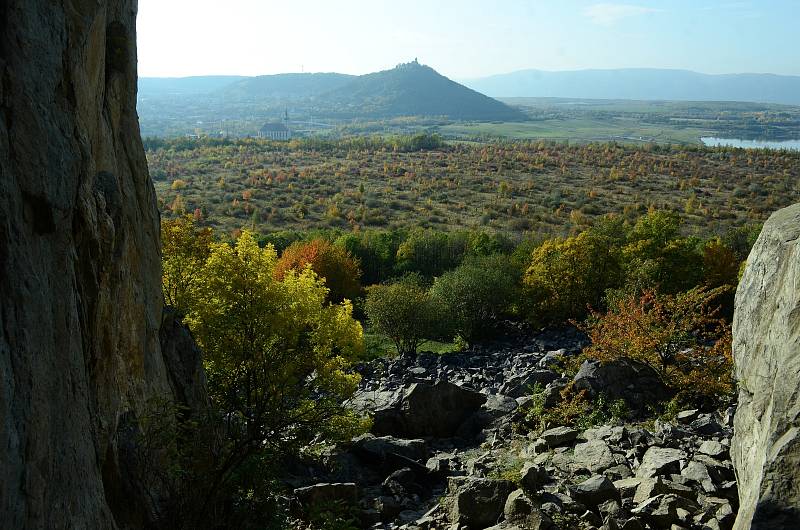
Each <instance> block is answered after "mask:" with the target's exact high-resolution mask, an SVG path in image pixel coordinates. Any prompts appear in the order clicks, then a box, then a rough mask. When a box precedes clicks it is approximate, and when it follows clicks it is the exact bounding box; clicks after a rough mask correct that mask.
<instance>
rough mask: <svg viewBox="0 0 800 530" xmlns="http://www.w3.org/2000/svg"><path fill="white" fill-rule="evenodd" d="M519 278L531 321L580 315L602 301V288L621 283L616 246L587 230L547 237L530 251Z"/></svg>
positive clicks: (598, 305)
mask: <svg viewBox="0 0 800 530" xmlns="http://www.w3.org/2000/svg"><path fill="white" fill-rule="evenodd" d="M523 281H524V285H525V287H526V290H527V295H528V298H529V300H530V303H531V311H532V317H533V320H534V321H536V322H539V323H551V322H563V321H565V320H567V319H569V318H582V317H583V316H585V315H586V314H587V312H588V308H589V306H593V307H600V306H601V305H602V303H603V297H604V294H605V291H606V289H609V288H611V287H615V286H618V285H619V284H620V283H621V281H622V268H621V264H620V256H619V248H618V247H617V246H616V245H615V244H614V241H613V240H612V239H611V238H610V237H609V236H607V235H604V234H602V233H596V232H593V231H591V230H587V231H585V232H581V233H580V234H579V235H577V236H574V237H569V238H567V239H549V240H547V241H545V242H544V243H542V244H541V245H540V246H539V247H537V248H536V249H535V250H534V251H533V254H532V256H531V261H530V265H529V266H528V269H527V271H526V272H525V277H524V280H523Z"/></svg>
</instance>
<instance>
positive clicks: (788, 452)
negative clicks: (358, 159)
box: [732, 205, 800, 530]
mask: <svg viewBox="0 0 800 530" xmlns="http://www.w3.org/2000/svg"><path fill="white" fill-rule="evenodd" d="M733 335H734V344H733V355H734V361H735V363H736V378H737V380H738V382H739V407H738V409H737V411H736V416H735V433H736V434H735V436H734V439H733V449H732V453H733V460H734V462H735V465H736V473H737V477H738V483H739V495H740V500H741V508H740V510H739V514H738V517H737V520H736V526H735V528H736V529H739V530H745V529H747V528H754V529H758V528H800V205H795V206H791V207H789V208H785V209H783V210H780V211H778V212H776V213H775V214H773V215H772V217H770V219H769V220H768V221H767V223H766V224H765V225H764V229H763V231H762V232H761V235H760V236H759V238H758V241H756V244H755V246H754V247H753V250H752V252H751V253H750V257H749V259H748V263H747V269H746V271H745V273H744V277H743V278H742V281H741V283H740V284H739V288H738V290H737V292H736V311H735V316H734V322H733Z"/></svg>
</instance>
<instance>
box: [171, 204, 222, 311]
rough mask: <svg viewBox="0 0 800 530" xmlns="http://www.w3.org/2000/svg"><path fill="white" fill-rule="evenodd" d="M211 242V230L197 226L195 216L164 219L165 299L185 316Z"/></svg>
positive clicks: (191, 302) (194, 293) (191, 301)
mask: <svg viewBox="0 0 800 530" xmlns="http://www.w3.org/2000/svg"><path fill="white" fill-rule="evenodd" d="M211 242H212V233H211V229H210V228H202V227H199V226H197V225H196V224H195V222H194V221H193V220H192V218H191V217H188V216H186V217H178V218H177V219H171V220H169V219H164V220H162V221H161V252H162V256H163V259H162V261H161V267H162V276H161V286H162V291H163V293H164V301H165V302H166V303H167V305H170V306H172V307H174V308H175V309H176V310H177V311H178V313H179V314H181V315H185V314H186V313H187V312H188V311H189V309H190V308H191V307H192V305H193V300H194V297H195V295H196V282H197V279H198V276H199V274H200V270H201V269H202V267H203V264H204V263H205V261H206V259H207V258H208V255H209V252H210V249H211Z"/></svg>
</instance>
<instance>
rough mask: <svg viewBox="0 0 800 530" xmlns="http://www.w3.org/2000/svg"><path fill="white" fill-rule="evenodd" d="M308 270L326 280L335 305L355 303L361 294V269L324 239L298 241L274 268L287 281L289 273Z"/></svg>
mask: <svg viewBox="0 0 800 530" xmlns="http://www.w3.org/2000/svg"><path fill="white" fill-rule="evenodd" d="M306 267H311V269H312V270H313V271H314V272H315V273H317V275H318V276H320V277H322V278H324V279H325V285H326V287H327V288H328V289H329V291H330V293H329V297H328V299H329V300H330V301H332V302H337V303H338V302H341V301H343V300H351V301H352V300H355V299H356V298H358V297H359V296H360V295H361V283H360V281H359V278H360V277H361V270H360V269H359V266H358V262H356V260H355V259H354V258H353V257H352V255H350V253H349V252H347V251H346V250H345V249H343V248H342V247H338V246H334V245H332V244H331V243H330V242H328V241H326V240H324V239H319V238H318V239H313V240H311V241H297V242H295V243H292V244H291V245H289V246H288V247H287V248H286V250H284V251H283V254H281V258H280V260H278V262H277V263H276V265H275V277H276V278H277V279H278V280H281V279H283V278H284V276H285V275H286V273H287V272H289V271H292V270H293V271H296V272H299V271H302V270H303V269H304V268H306Z"/></svg>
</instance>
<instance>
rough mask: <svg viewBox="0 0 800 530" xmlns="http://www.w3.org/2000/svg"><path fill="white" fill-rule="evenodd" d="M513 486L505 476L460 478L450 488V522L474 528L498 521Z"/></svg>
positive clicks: (481, 527) (488, 525)
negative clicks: (502, 477) (496, 478)
mask: <svg viewBox="0 0 800 530" xmlns="http://www.w3.org/2000/svg"><path fill="white" fill-rule="evenodd" d="M452 485H453V482H451V486H452ZM451 489H452V488H451ZM513 489H514V487H513V483H512V482H510V481H508V480H492V479H488V478H469V479H467V480H465V481H461V484H460V485H459V486H458V487H457V488H456V489H455V491H453V500H452V506H451V508H450V522H452V523H454V524H458V525H459V526H462V525H463V526H467V527H469V528H474V529H483V528H488V527H490V526H493V525H495V524H497V523H498V522H499V520H500V519H501V518H502V517H503V512H504V510H505V505H506V500H507V499H508V495H509V494H510V493H511V491H512V490H513Z"/></svg>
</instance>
